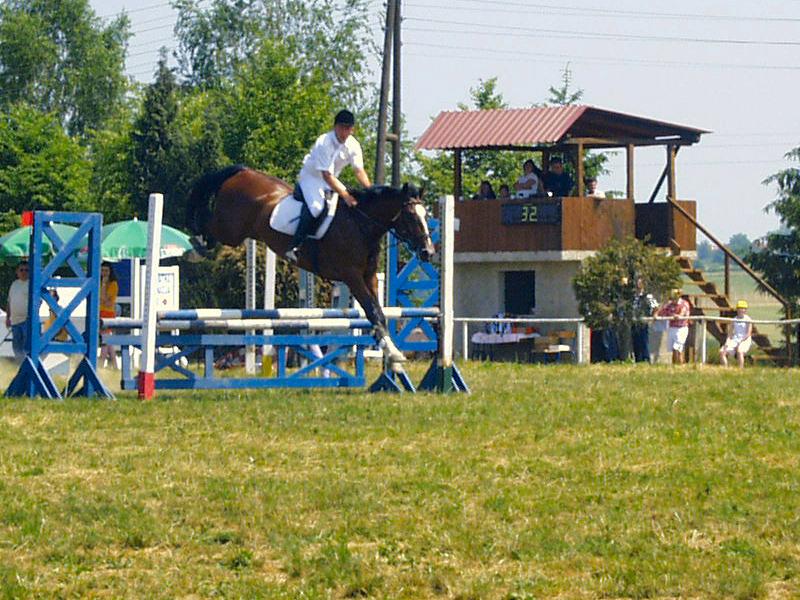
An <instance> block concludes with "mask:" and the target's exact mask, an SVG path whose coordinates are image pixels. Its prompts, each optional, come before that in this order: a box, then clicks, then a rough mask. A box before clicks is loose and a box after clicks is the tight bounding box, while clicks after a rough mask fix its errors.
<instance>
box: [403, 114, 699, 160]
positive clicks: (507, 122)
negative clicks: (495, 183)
mask: <svg viewBox="0 0 800 600" xmlns="http://www.w3.org/2000/svg"><path fill="white" fill-rule="evenodd" d="M701 133H707V132H706V131H704V130H702V129H695V128H691V127H684V126H681V125H673V124H671V123H665V122H663V121H655V120H653V119H646V118H643V117H636V116H633V115H627V114H624V113H616V112H613V111H608V110H603V109H598V108H594V107H591V106H547V107H540V108H514V109H495V110H464V111H443V112H441V113H439V116H438V117H436V119H434V121H433V123H431V125H430V126H429V127H428V129H427V130H426V131H425V133H423V134H422V136H421V137H420V139H419V141H418V142H417V146H416V147H417V149H418V150H452V149H454V148H488V147H493V146H496V147H502V146H533V145H538V144H555V143H558V142H559V141H561V140H563V139H564V137H565V136H566V135H567V134H571V135H572V137H579V136H586V137H589V136H591V137H637V138H644V139H658V138H659V137H688V138H696V137H697V136H699V134H701Z"/></svg>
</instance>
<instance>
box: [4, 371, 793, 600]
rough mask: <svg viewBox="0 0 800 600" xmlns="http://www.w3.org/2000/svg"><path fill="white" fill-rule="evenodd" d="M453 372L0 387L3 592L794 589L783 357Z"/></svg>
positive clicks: (789, 412)
mask: <svg viewBox="0 0 800 600" xmlns="http://www.w3.org/2000/svg"><path fill="white" fill-rule="evenodd" d="M418 369H419V367H418V368H417V370H418ZM465 376H466V378H467V380H468V381H469V383H470V384H471V385H472V387H473V390H474V392H473V394H471V395H469V396H466V395H450V396H446V397H440V396H435V395H417V396H408V395H402V396H392V395H380V396H376V395H367V394H363V393H347V392H313V393H312V392H308V393H304V392H293V391H274V392H253V393H247V392H241V393H239V392H237V393H182V394H161V395H160V398H159V400H157V401H155V402H152V403H147V404H143V403H140V402H138V401H136V400H134V399H132V398H131V397H130V396H127V397H123V398H121V399H119V400H118V401H115V402H113V401H80V400H75V401H73V400H70V401H66V402H63V403H57V402H48V401H8V400H6V401H4V402H3V405H2V412H0V597H6V598H20V597H31V598H33V597H35V598H40V597H87V596H91V597H97V596H103V597H142V598H174V597H211V596H222V597H234V598H256V597H259V598H261V597H266V598H292V599H294V598H360V597H374V598H409V599H410V598H462V599H466V598H498V599H501V598H502V599H511V598H516V599H522V598H541V597H555V596H557V597H561V598H598V597H608V598H622V597H625V598H645V597H648V598H664V597H670V598H675V597H682V598H684V597H691V598H761V597H774V598H791V597H797V596H798V595H800V553H799V552H798V548H800V519H798V514H800V493H798V492H799V491H800V478H799V477H798V466H799V465H800V384H799V383H798V381H799V380H798V372H797V370H796V369H795V370H782V369H768V368H761V369H750V370H745V371H744V372H739V371H737V370H735V369H730V370H722V369H720V368H717V367H704V368H695V367H685V368H670V367H651V366H647V365H639V366H625V365H622V366H609V365H603V366H592V367H575V366H555V365H553V366H532V365H509V364H480V363H472V364H469V365H467V367H466V368H465Z"/></svg>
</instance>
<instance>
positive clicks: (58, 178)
mask: <svg viewBox="0 0 800 600" xmlns="http://www.w3.org/2000/svg"><path fill="white" fill-rule="evenodd" d="M90 179H91V165H90V162H89V160H88V157H87V153H86V150H85V149H84V148H82V147H81V146H80V145H79V144H78V143H77V142H76V141H75V140H73V139H72V138H70V137H69V136H67V134H66V133H64V130H63V129H62V128H61V124H60V123H59V121H58V117H57V116H56V115H55V114H42V113H40V112H39V111H38V110H36V109H35V108H33V107H31V106H29V105H27V104H23V103H20V104H16V105H13V106H11V107H10V110H9V111H8V112H7V113H4V114H0V211H15V212H22V211H23V210H34V209H43V210H78V211H80V210H90V209H91V208H92V206H91V200H90V198H91V197H90V194H89V182H90Z"/></svg>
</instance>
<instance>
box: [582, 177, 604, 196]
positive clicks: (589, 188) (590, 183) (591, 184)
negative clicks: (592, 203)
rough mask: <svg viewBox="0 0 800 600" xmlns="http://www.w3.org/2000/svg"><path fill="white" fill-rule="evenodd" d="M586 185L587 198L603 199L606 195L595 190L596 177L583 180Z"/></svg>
mask: <svg viewBox="0 0 800 600" xmlns="http://www.w3.org/2000/svg"><path fill="white" fill-rule="evenodd" d="M584 183H585V184H586V195H587V196H588V197H589V198H605V197H606V193H605V192H603V191H601V190H599V189H597V177H587V178H586V179H585V180H584Z"/></svg>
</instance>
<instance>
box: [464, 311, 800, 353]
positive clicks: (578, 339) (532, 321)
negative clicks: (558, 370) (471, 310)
mask: <svg viewBox="0 0 800 600" xmlns="http://www.w3.org/2000/svg"><path fill="white" fill-rule="evenodd" d="M672 320H673V317H650V318H648V319H645V321H648V322H651V323H652V322H655V321H672ZM681 320H687V321H695V322H697V323H699V325H700V338H701V343H700V363H701V364H705V363H706V362H708V329H707V328H706V322H708V321H717V322H723V323H731V322H733V321H734V320H735V319H733V318H731V317H715V316H712V315H693V316H689V317H684V318H683V319H681ZM453 321H454V322H455V323H460V324H461V332H460V333H461V340H460V341H461V357H462V359H464V360H466V359H468V358H469V344H470V335H469V326H470V324H471V323H481V324H484V325H486V324H488V323H496V324H498V325H502V324H511V325H539V324H566V325H573V326H574V327H575V330H576V331H575V334H576V335H575V348H574V352H575V358H576V361H577V362H578V363H579V364H581V363H588V362H589V360H588V356H587V355H586V353H585V352H584V347H585V344H586V336H587V330H588V328H587V327H586V325H585V324H584V321H583V319H582V318H535V317H531V318H499V317H489V318H483V317H455V318H454V319H453ZM751 323H752V324H753V325H778V326H792V325H799V326H800V319H752V320H751ZM773 343H774V344H777V345H778V346H781V345H783V343H784V339H783V338H782V339H781V340H773Z"/></svg>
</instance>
